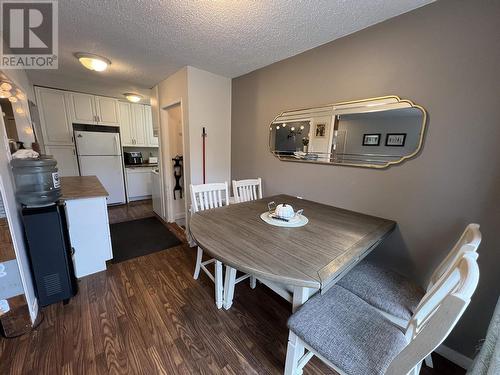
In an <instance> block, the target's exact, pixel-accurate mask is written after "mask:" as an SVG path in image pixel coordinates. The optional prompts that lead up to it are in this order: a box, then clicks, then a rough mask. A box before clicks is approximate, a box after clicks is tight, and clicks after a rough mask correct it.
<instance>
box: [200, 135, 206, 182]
mask: <svg viewBox="0 0 500 375" xmlns="http://www.w3.org/2000/svg"><path fill="white" fill-rule="evenodd" d="M201 137H202V138H203V183H204V184H205V183H206V172H205V164H206V160H205V147H206V146H205V138H206V137H207V132H206V131H205V127H203V133H202V134H201Z"/></svg>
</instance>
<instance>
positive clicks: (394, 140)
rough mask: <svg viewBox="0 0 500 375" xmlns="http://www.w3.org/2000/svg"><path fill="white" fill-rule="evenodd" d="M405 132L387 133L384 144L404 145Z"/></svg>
mask: <svg viewBox="0 0 500 375" xmlns="http://www.w3.org/2000/svg"><path fill="white" fill-rule="evenodd" d="M405 141H406V133H389V134H387V136H386V138H385V145H386V146H389V147H404V146H405Z"/></svg>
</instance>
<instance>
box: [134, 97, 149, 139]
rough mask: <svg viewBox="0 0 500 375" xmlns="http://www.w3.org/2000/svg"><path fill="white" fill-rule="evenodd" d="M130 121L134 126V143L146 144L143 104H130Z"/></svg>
mask: <svg viewBox="0 0 500 375" xmlns="http://www.w3.org/2000/svg"><path fill="white" fill-rule="evenodd" d="M131 109H132V123H133V126H134V128H135V143H134V144H135V145H136V146H148V138H147V135H146V118H145V113H144V105H142V104H131Z"/></svg>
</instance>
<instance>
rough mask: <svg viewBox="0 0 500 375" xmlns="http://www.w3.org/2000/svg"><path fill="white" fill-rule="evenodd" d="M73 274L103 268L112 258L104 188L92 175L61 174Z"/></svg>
mask: <svg viewBox="0 0 500 375" xmlns="http://www.w3.org/2000/svg"><path fill="white" fill-rule="evenodd" d="M61 190H62V197H61V199H62V200H63V201H64V202H65V210H66V218H67V225H68V232H69V237H70V241H71V247H72V249H73V256H72V257H73V264H74V266H75V274H76V277H78V278H80V277H83V276H87V275H90V274H93V273H96V272H100V271H104V270H106V261H107V260H110V259H112V258H113V250H112V247H111V235H110V232H109V219H108V208H107V201H106V199H107V197H108V195H109V194H108V192H107V191H106V189H105V188H104V186H103V185H102V184H101V182H100V181H99V179H98V178H97V177H96V176H76V177H61Z"/></svg>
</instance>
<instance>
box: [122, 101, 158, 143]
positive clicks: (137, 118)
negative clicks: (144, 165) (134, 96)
mask: <svg viewBox="0 0 500 375" xmlns="http://www.w3.org/2000/svg"><path fill="white" fill-rule="evenodd" d="M118 109H119V116H120V133H121V139H122V146H129V147H130V146H132V147H133V146H138V147H139V146H140V147H158V138H157V137H154V136H153V123H152V119H151V106H149V105H144V104H135V103H128V102H118Z"/></svg>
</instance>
